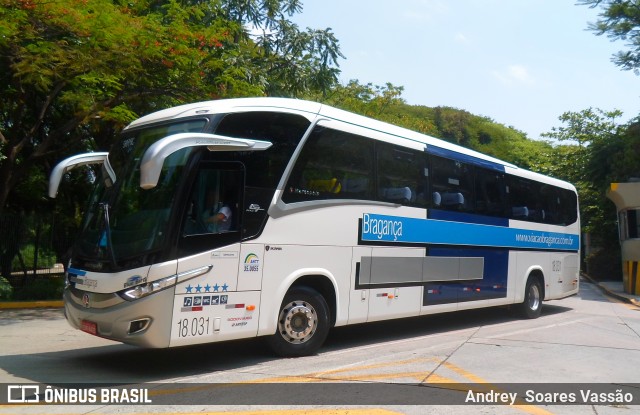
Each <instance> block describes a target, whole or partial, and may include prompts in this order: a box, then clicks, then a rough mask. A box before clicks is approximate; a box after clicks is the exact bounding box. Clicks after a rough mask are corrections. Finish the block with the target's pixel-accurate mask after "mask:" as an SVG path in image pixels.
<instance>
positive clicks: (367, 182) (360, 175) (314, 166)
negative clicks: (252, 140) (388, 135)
mask: <svg viewBox="0 0 640 415" xmlns="http://www.w3.org/2000/svg"><path fill="white" fill-rule="evenodd" d="M372 195H373V140H370V139H367V138H364V137H360V136H357V135H354V134H349V133H345V132H342V131H337V130H332V129H328V128H324V127H316V129H315V130H314V131H313V132H312V133H311V135H310V136H309V139H308V140H307V142H306V143H305V146H304V148H303V149H302V152H301V153H300V156H299V158H298V161H297V162H296V165H295V167H294V169H293V171H292V173H291V177H290V178H289V180H288V182H287V185H286V187H285V192H284V195H283V197H282V199H283V200H284V202H286V203H292V202H300V201H306V200H323V199H337V198H340V199H371V198H372Z"/></svg>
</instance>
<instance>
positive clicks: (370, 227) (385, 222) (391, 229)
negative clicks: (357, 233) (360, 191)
mask: <svg viewBox="0 0 640 415" xmlns="http://www.w3.org/2000/svg"><path fill="white" fill-rule="evenodd" d="M374 238H375V239H378V240H385V241H391V240H393V241H397V240H398V238H402V221H400V220H397V218H396V219H390V218H388V217H384V216H375V215H370V214H369V213H365V214H364V216H363V217H362V239H363V240H372V239H374Z"/></svg>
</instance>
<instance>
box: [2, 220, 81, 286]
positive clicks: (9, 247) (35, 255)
mask: <svg viewBox="0 0 640 415" xmlns="http://www.w3.org/2000/svg"><path fill="white" fill-rule="evenodd" d="M56 219H57V218H56V214H55V213H54V212H31V213H25V212H3V213H2V215H1V216H0V275H1V276H2V277H4V278H5V279H7V280H8V281H9V282H10V284H11V285H12V286H13V287H23V286H25V285H27V284H29V283H30V282H31V281H34V280H36V279H38V278H42V277H43V276H52V275H60V274H62V273H64V267H63V265H62V264H63V263H64V261H65V258H64V256H65V252H67V250H68V248H69V246H70V244H71V239H72V238H71V237H69V235H70V234H71V233H72V232H73V231H72V230H70V229H66V227H64V226H62V225H61V224H62V223H63V221H56ZM57 222H60V224H58V223H57Z"/></svg>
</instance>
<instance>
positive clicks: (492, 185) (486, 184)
mask: <svg viewBox="0 0 640 415" xmlns="http://www.w3.org/2000/svg"><path fill="white" fill-rule="evenodd" d="M475 195H476V204H475V206H476V208H475V212H476V213H479V214H481V215H488V216H504V213H505V212H504V211H505V187H504V175H503V174H502V173H500V172H497V171H493V170H486V169H481V168H476V175H475Z"/></svg>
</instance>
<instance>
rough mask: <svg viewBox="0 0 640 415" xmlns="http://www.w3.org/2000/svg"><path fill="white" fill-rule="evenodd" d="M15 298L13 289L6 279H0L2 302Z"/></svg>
mask: <svg viewBox="0 0 640 415" xmlns="http://www.w3.org/2000/svg"><path fill="white" fill-rule="evenodd" d="M12 296H13V287H11V284H9V281H7V280H6V278H3V277H0V300H11V298H12Z"/></svg>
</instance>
